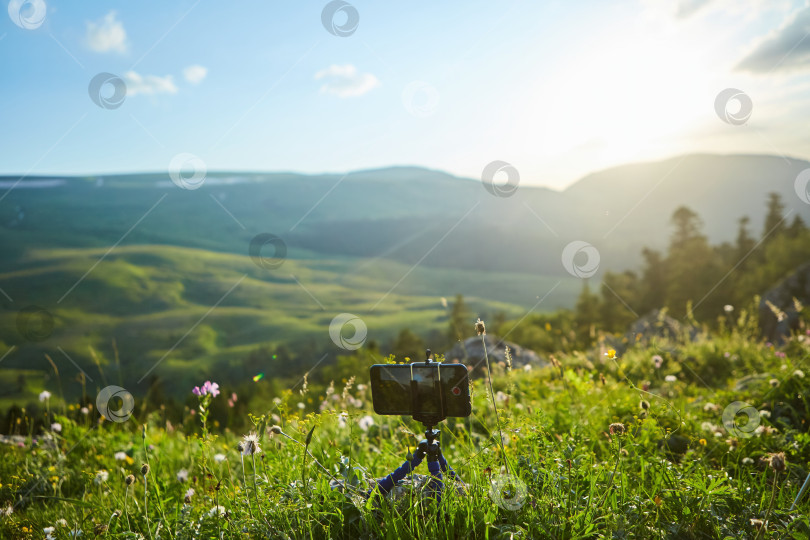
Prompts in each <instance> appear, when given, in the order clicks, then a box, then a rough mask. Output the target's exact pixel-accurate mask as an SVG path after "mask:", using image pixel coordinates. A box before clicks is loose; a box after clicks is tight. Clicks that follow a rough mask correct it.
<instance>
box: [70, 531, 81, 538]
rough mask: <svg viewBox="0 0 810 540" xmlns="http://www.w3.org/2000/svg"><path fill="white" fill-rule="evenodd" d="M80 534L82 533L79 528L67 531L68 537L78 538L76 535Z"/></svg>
mask: <svg viewBox="0 0 810 540" xmlns="http://www.w3.org/2000/svg"><path fill="white" fill-rule="evenodd" d="M81 535H82V530H81V529H73V530H72V531H70V532H69V533H68V536H69V537H70V538H78V537H80V536H81Z"/></svg>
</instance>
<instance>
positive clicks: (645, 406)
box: [638, 399, 650, 411]
mask: <svg viewBox="0 0 810 540" xmlns="http://www.w3.org/2000/svg"><path fill="white" fill-rule="evenodd" d="M638 406H639V407H641V408H642V409H643V410H645V411H646V410H647V409H649V408H650V402H649V401H645V400H643V399H642V400H641V401H640V402H639V404H638Z"/></svg>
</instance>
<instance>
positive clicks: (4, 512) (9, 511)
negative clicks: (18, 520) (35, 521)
mask: <svg viewBox="0 0 810 540" xmlns="http://www.w3.org/2000/svg"><path fill="white" fill-rule="evenodd" d="M13 513H14V507H13V506H11V505H8V506H6V507H5V508H3V509H2V510H0V514H2V515H4V516H10V515H11V514H13Z"/></svg>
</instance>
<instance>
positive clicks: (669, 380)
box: [664, 375, 678, 382]
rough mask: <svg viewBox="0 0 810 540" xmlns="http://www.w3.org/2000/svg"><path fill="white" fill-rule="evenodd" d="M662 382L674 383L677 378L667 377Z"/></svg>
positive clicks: (673, 376)
mask: <svg viewBox="0 0 810 540" xmlns="http://www.w3.org/2000/svg"><path fill="white" fill-rule="evenodd" d="M664 380H665V381H667V382H675V381H677V380H678V377H676V376H675V375H667V376H666V377H664Z"/></svg>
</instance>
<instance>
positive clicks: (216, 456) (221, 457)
mask: <svg viewBox="0 0 810 540" xmlns="http://www.w3.org/2000/svg"><path fill="white" fill-rule="evenodd" d="M214 461H215V462H216V463H222V462H223V461H225V454H214Z"/></svg>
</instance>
